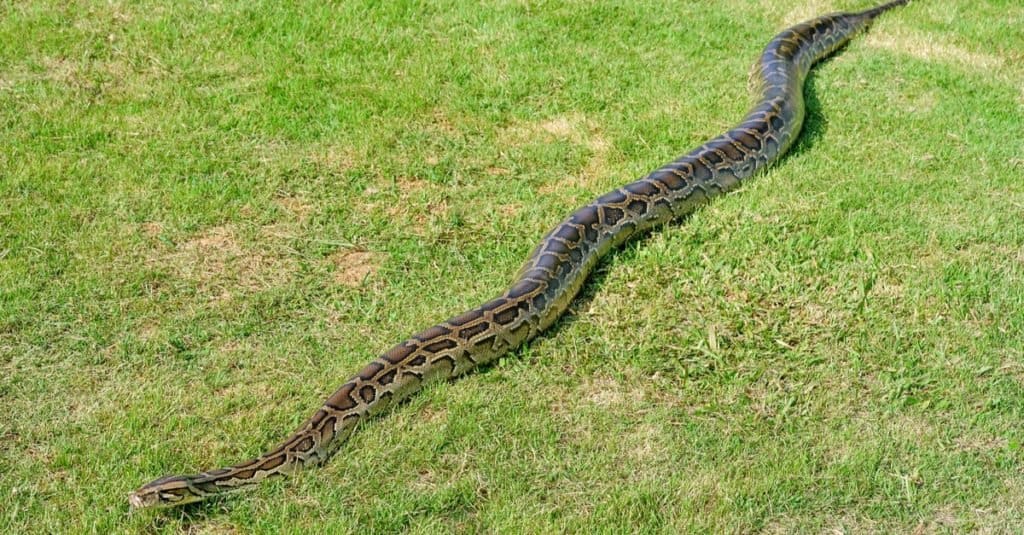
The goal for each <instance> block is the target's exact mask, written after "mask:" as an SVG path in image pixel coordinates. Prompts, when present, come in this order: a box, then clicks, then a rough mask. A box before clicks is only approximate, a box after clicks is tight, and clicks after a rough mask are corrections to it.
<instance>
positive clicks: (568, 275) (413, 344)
mask: <svg viewBox="0 0 1024 535" xmlns="http://www.w3.org/2000/svg"><path fill="white" fill-rule="evenodd" d="M907 1H908V0H897V1H895V2H889V3H887V4H883V5H881V6H878V7H876V8H873V9H869V10H867V11H863V12H860V13H835V14H831V15H826V16H824V17H820V18H817V19H814V20H811V21H808V22H804V23H802V24H799V25H796V26H793V27H792V28H789V29H787V30H785V31H783V32H782V33H780V34H778V35H777V36H775V38H774V39H772V41H771V42H770V43H768V46H767V47H766V48H765V49H764V52H763V53H762V54H761V57H760V58H759V60H758V62H757V64H756V65H755V69H754V73H753V79H754V81H756V82H757V83H758V84H759V88H760V100H759V101H758V103H757V104H756V105H755V106H754V108H753V109H752V110H751V111H750V113H748V114H747V116H746V117H745V118H744V119H743V121H742V122H741V123H740V124H739V125H738V126H736V127H735V128H733V129H732V130H729V131H728V132H726V133H724V134H722V135H720V136H718V137H716V138H714V139H712V140H710V141H708V142H707V143H705V144H704V145H702V146H701V147H699V148H697V149H695V150H693V151H692V152H690V153H689V154H686V155H685V156H682V157H680V158H679V159H677V160H675V161H672V162H670V163H668V164H666V165H665V166H663V167H661V168H660V169H658V170H656V171H654V172H652V173H651V174H649V175H647V176H646V177H644V178H642V179H640V180H637V181H636V182H633V183H630V184H627V185H625V186H623V187H621V188H619V189H616V190H614V191H611V192H609V193H606V194H605V195H602V196H601V197H599V198H598V199H597V200H595V201H594V202H592V203H590V204H588V205H586V206H584V207H582V208H580V209H578V210H576V211H575V212H573V213H572V214H571V215H570V216H569V217H567V218H566V219H565V220H564V221H562V222H561V223H559V224H558V226H556V227H555V228H554V229H553V230H551V231H550V232H549V233H548V234H547V235H546V236H544V239H543V240H542V241H541V242H540V245H538V246H537V247H536V249H535V250H534V251H533V253H532V254H531V255H530V257H529V260H527V261H526V264H525V265H524V266H523V267H522V269H520V270H519V273H518V274H517V275H516V278H515V282H514V283H513V284H512V286H511V287H510V288H509V289H508V290H506V291H505V293H504V294H502V295H501V296H500V297H498V298H496V299H494V300H492V301H488V302H487V303H484V304H483V305H481V306H479V307H477V308H474V309H472V310H470V311H468V312H466V313H464V314H461V315H459V316H456V317H454V318H452V319H450V320H448V321H446V322H443V323H439V324H437V325H435V326H433V327H430V328H429V329H427V330H425V331H423V332H421V333H418V334H415V335H413V336H412V337H411V338H409V339H408V340H406V341H404V342H402V343H400V344H398V345H397V346H395V347H393V348H391V349H390V350H388V351H387V352H386V353H384V354H383V355H381V356H380V357H378V358H377V359H376V360H374V361H373V362H371V363H370V364H368V365H367V366H366V367H364V368H363V369H362V370H361V371H360V372H359V373H357V374H356V375H355V376H354V377H353V378H352V379H351V380H349V381H348V382H347V383H345V384H344V385H342V386H341V388H339V389H338V390H337V391H336V392H335V393H334V394H332V395H331V396H330V397H329V398H327V401H325V402H324V404H323V406H322V407H321V408H320V410H318V411H316V413H315V414H314V415H313V416H312V417H311V418H310V419H309V420H308V421H306V423H304V424H302V426H301V427H300V428H299V429H298V430H297V431H296V432H295V433H294V434H292V435H291V436H290V437H288V439H287V440H285V441H284V442H283V443H282V444H281V445H279V446H278V447H277V448H275V449H273V450H271V451H269V452H267V453H265V454H263V455H261V456H260V457H258V458H256V459H252V460H249V461H246V462H244V463H241V464H238V465H235V466H232V467H230V468H222V469H219V470H211V471H209V472H203V473H200V474H195V475H185V476H169V477H164V478H160V479H157V480H156V481H153V482H151V483H148V484H146V485H145V486H143V487H141V488H139V489H138V490H136V491H135V492H133V493H132V494H131V496H130V497H129V501H130V502H131V505H133V506H134V507H151V506H170V505H179V504H184V503H189V502H194V501H198V500H201V499H204V498H206V497H208V496H212V495H217V494H221V493H224V492H226V491H231V490H235V489H239V488H241V487H245V486H249V485H253V484H255V483H258V482H260V481H262V480H264V479H266V478H268V477H271V476H279V475H284V474H287V473H289V472H292V471H294V470H297V469H299V468H302V467H303V466H306V465H317V464H320V463H323V462H324V461H326V460H327V459H328V458H330V456H331V454H332V453H334V452H335V451H336V450H337V449H338V447H339V446H340V445H341V443H342V442H344V441H345V439H346V438H347V437H348V436H349V435H350V434H351V433H352V431H353V430H354V429H355V427H356V425H357V424H358V423H359V422H360V421H362V420H365V419H366V418H368V417H370V416H372V415H374V414H376V413H379V412H380V411H382V410H384V409H386V408H387V407H389V406H391V405H392V404H394V403H395V402H397V401H399V400H400V399H402V398H405V397H406V396H408V395H410V394H411V393H413V392H415V391H416V390H418V389H420V388H421V387H422V386H423V385H424V384H426V383H428V382H430V381H436V380H439V379H447V378H450V377H454V376H457V375H459V374H462V373H465V372H467V371H469V370H472V369H473V368H475V367H477V366H479V365H481V364H484V363H487V362H490V361H492V360H494V359H495V357H498V356H499V355H502V354H504V353H506V352H507V351H509V350H511V349H513V348H515V347H517V346H519V345H520V344H523V343H524V342H526V341H527V340H530V339H531V338H533V337H534V336H536V335H537V334H538V333H540V332H541V331H543V330H544V329H545V328H547V327H548V326H550V325H551V324H552V323H553V322H554V321H555V319H556V318H558V317H559V315H561V314H562V312H563V311H565V309H566V307H567V306H568V305H569V302H570V300H571V299H573V297H574V296H575V295H576V293H577V292H578V291H579V289H580V287H581V286H582V285H583V282H584V280H586V278H587V275H588V274H589V272H590V270H591V268H593V267H594V264H596V263H597V262H598V260H599V259H600V258H601V257H602V256H603V255H604V254H605V253H606V252H608V250H609V249H612V248H614V247H616V246H618V245H619V244H621V243H622V242H624V241H626V240H628V239H629V238H630V237H632V236H634V235H636V234H637V233H639V232H642V231H644V230H647V229H650V228H651V227H654V226H656V225H660V224H663V223H665V222H667V221H670V220H672V219H675V218H678V217H680V216H683V215H685V214H689V213H691V212H692V211H693V210H694V209H696V208H697V207H698V206H700V205H702V204H704V203H705V202H706V201H707V199H709V198H710V197H713V196H715V195H719V194H721V193H723V192H725V191H728V190H731V189H733V188H735V187H736V186H737V185H738V184H739V182H740V181H741V180H743V179H745V178H747V177H749V176H750V175H751V174H753V173H754V172H755V171H757V170H758V169H760V168H762V167H764V166H766V165H767V164H769V163H771V162H773V161H774V160H775V159H777V158H778V157H779V155H781V154H782V153H784V152H785V151H786V149H788V148H789V146H790V145H791V144H792V143H793V141H794V140H795V139H796V137H797V134H798V133H799V131H800V127H801V125H802V123H803V119H804V113H805V110H804V99H803V82H804V78H805V77H806V75H807V73H808V71H809V70H810V68H811V65H812V64H814V63H815V62H816V61H818V60H820V59H822V58H824V57H826V56H828V55H829V54H831V53H832V52H834V51H835V50H836V49H838V48H839V47H841V46H843V45H844V44H845V43H846V42H848V41H849V40H850V39H851V38H852V37H853V36H854V35H856V34H857V33H858V32H859V31H861V30H863V29H865V28H867V27H868V25H870V24H871V22H872V21H873V20H874V18H875V17H876V16H878V15H879V14H881V13H882V12H884V11H886V10H888V9H890V8H892V7H894V6H897V5H901V4H905V3H906V2H907Z"/></svg>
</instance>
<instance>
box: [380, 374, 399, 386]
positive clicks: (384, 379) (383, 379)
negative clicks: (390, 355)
mask: <svg viewBox="0 0 1024 535" xmlns="http://www.w3.org/2000/svg"><path fill="white" fill-rule="evenodd" d="M394 380H395V370H391V371H389V372H387V373H385V374H383V375H381V376H380V377H379V378H378V379H377V382H378V383H380V384H381V385H383V386H387V385H389V384H391V381H394Z"/></svg>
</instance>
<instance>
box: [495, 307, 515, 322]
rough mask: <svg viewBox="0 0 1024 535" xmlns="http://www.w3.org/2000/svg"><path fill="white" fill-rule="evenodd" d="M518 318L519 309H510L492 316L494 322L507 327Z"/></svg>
mask: <svg viewBox="0 0 1024 535" xmlns="http://www.w3.org/2000/svg"><path fill="white" fill-rule="evenodd" d="M518 317H519V308H518V307H511V308H507V309H505V310H502V311H500V312H497V313H495V314H494V321H496V322H498V324H499V325H508V324H509V323H512V321H514V320H515V319H516V318H518Z"/></svg>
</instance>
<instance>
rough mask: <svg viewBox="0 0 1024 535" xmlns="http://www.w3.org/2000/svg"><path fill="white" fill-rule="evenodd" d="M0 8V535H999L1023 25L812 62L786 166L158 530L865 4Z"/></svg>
mask: <svg viewBox="0 0 1024 535" xmlns="http://www.w3.org/2000/svg"><path fill="white" fill-rule="evenodd" d="M326 4H327V3H321V2H299V3H296V4H294V5H292V4H291V3H289V7H279V6H278V3H276V2H257V3H249V2H233V1H223V2H219V3H193V4H190V5H185V6H177V5H172V4H170V3H161V2H138V3H136V2H120V1H111V2H72V3H70V4H68V5H65V4H64V3H58V2H42V1H29V2H2V3H0V42H2V43H3V46H2V47H0V133H2V139H3V150H0V414H2V415H3V416H2V418H0V496H3V499H2V500H0V501H2V502H3V503H4V505H3V506H2V507H0V531H2V532H4V533H11V532H24V531H32V532H54V531H60V532H71V533H79V532H83V531H94V532H103V533H106V532H109V531H112V530H113V531H126V532H134V531H157V532H177V531H188V532H212V533H225V532H227V533H231V532H250V531H256V532H276V531H293V532H299V531H312V530H329V531H337V532H348V531H357V530H359V531H361V532H362V531H368V532H392V531H399V530H407V531H411V532H420V533H433V532H445V531H453V532H478V531H485V532H553V531H574V532H581V533H590V532H602V531H603V532H621V531H637V532H680V531H714V532H722V531H726V532H757V531H764V532H808V533H820V532H831V531H832V530H838V531H839V532H851V533H853V532H858V533H859V532H870V531H878V532H911V531H915V530H918V531H917V532H923V533H930V532H947V531H949V532H963V531H972V530H978V531H988V532H1017V531H1021V530H1024V472H1022V467H1024V450H1022V448H1021V444H1022V443H1024V429H1022V427H1021V422H1022V420H1024V349H1022V348H1024V313H1022V310H1024V224H1022V223H1021V221H1022V216H1024V183H1022V181H1021V176H1022V175H1024V143H1022V141H1021V139H1022V138H1024V126H1022V120H1021V117H1022V114H1024V89H1022V87H1024V67H1022V65H1024V55H1022V52H1021V51H1022V50H1024V34H1022V33H1021V27H1022V21H1024V8H1022V6H1021V5H1020V4H1019V2H1014V1H1011V0H1001V1H1000V0H989V1H987V2H972V1H968V0H927V1H919V2H915V3H914V4H913V5H911V6H910V7H907V8H905V9H901V10H898V11H895V12H893V13H891V14H889V15H887V16H885V17H884V18H883V19H882V20H880V21H879V22H878V24H877V25H876V27H875V28H874V30H873V32H872V33H871V34H870V35H868V36H866V37H863V38H860V39H858V40H857V41H856V42H854V43H853V44H852V45H851V46H850V47H848V48H847V49H846V50H844V51H843V52H842V53H841V54H840V55H839V56H837V57H836V58H834V59H832V60H830V61H828V62H826V63H825V64H823V65H821V66H820V67H819V68H818V69H817V70H816V72H815V74H814V75H813V76H812V78H811V80H810V82H809V85H808V89H807V91H808V96H809V98H808V102H809V106H810V111H809V117H808V123H807V125H806V130H805V133H804V134H805V135H804V136H803V137H802V138H801V141H800V142H799V143H798V145H797V146H796V147H795V149H794V151H793V152H792V153H791V155H790V156H788V157H786V158H785V159H784V160H782V161H781V162H779V164H778V165H776V166H774V167H773V168H772V169H771V170H770V171H769V172H767V173H763V174H761V175H759V176H758V177H757V178H756V179H754V180H752V181H751V182H750V183H749V184H748V186H746V187H744V188H742V189H741V190H740V191H739V192H738V193H737V194H734V195H729V196H727V197H725V198H723V199H721V200H719V201H717V202H715V203H714V204H712V205H711V206H709V207H707V208H706V209H704V210H701V211H700V212H699V213H697V214H696V215H695V216H694V217H692V218H690V219H689V220H687V221H684V222H681V223H677V224H672V225H669V226H667V227H665V228H663V229H661V230H659V231H658V232H655V233H653V234H652V235H651V236H649V237H647V238H644V239H640V240H636V241H634V242H632V243H630V244H629V245H628V246H627V247H625V248H623V249H622V250H620V251H619V252H616V253H615V254H613V255H611V257H610V258H609V259H607V261H605V262H604V263H602V264H601V266H600V268H599V270H598V272H597V273H596V274H595V276H594V279H593V281H592V282H591V283H590V284H588V285H587V286H586V287H585V290H584V291H583V295H582V296H581V298H580V299H578V300H577V301H576V302H575V303H574V305H573V307H572V309H571V312H570V314H569V315H567V317H566V318H564V319H563V320H562V321H560V322H559V323H558V324H557V325H556V327H555V328H554V329H553V330H552V332H550V333H549V334H547V335H545V336H542V337H541V338H540V339H538V340H537V341H535V342H534V343H532V344H531V345H529V346H528V347H526V348H523V349H522V350H520V351H518V352H516V353H515V354H513V355H510V356H509V357H508V358H505V359H502V360H501V361H500V363H498V364H496V365H495V366H492V367H490V368H488V369H486V370H484V371H482V372H481V373H476V374H472V375H470V376H467V377H465V378H464V379H461V380H459V381H456V382H453V383H446V384H440V385H436V386H434V387H431V388H428V389H426V390H425V391H424V392H422V393H421V394H419V395H417V396H416V397H414V398H413V399H412V400H411V402H409V403H407V404H405V405H402V406H401V407H399V408H398V409H396V410H394V411H393V412H391V413H390V414H389V415H386V416H384V417H382V418H379V419H377V420H375V421H374V422H372V423H370V424H368V425H366V426H364V427H363V428H361V429H360V431H359V432H358V433H357V434H356V436H355V437H354V438H353V439H352V440H351V441H350V442H349V443H348V444H347V445H346V446H345V448H344V449H343V450H342V453H341V454H339V455H338V456H337V457H336V458H335V459H334V460H333V461H332V462H331V463H330V464H329V465H327V466H325V467H323V468H321V469H319V470H315V471H309V472H306V473H304V474H302V475H301V476H299V477H297V478H294V479H291V480H288V481H282V482H274V483H271V484H267V485H264V486H262V487H260V488H259V489H258V490H256V491H255V492H251V493H247V494H242V495H237V496H235V497H233V498H231V499H226V500H219V501H214V502H212V503H209V504H206V505H203V506H200V507H193V508H190V509H184V510H181V509H179V510H168V511H158V512H150V511H146V512H141V513H139V512H137V513H132V512H129V510H128V503H127V500H126V495H127V494H128V493H129V492H130V491H131V490H132V489H134V488H135V487H137V486H138V485H140V484H142V483H144V482H146V481H149V480H150V479H152V478H155V477H157V476H161V475H165V474H171V473H183V472H192V471H195V470H198V469H205V468H212V467H216V466H221V465H224V464H226V463H231V462H237V461H240V460H242V459H244V458H246V457H249V456H253V455H256V454H258V453H260V452H261V451H262V450H264V449H266V448H268V447H270V446H272V445H273V444H274V443H275V442H276V441H277V440H279V439H281V438H283V437H284V435H286V434H287V433H288V432H290V431H291V430H292V428H293V427H294V426H296V425H297V424H299V423H300V422H301V421H302V420H303V419H304V418H305V417H307V416H308V415H309V414H310V413H311V411H312V410H313V409H314V408H315V407H317V406H318V404H319V402H320V401H321V399H322V398H323V397H324V396H325V395H326V394H327V393H329V392H330V391H332V390H333V389H334V388H335V387H336V386H337V385H338V384H340V383H341V382H342V381H343V380H344V379H346V378H347V377H348V376H349V375H350V374H352V373H353V372H354V371H355V370H357V369H358V368H359V367H360V366H361V365H362V364H363V363H365V362H366V361H368V360H369V359H370V358H372V357H373V356H374V355H375V354H377V353H379V352H380V351H382V350H384V349H387V348H388V347H390V346H391V345H392V344H393V343H395V342H397V341H399V340H400V339H402V338H403V337H404V336H407V335H408V334H411V333H412V332H413V331H414V330H417V329H418V328H422V327H426V326H428V325H430V324H432V323H434V322H436V321H439V320H442V319H445V318H447V317H449V316H451V315H454V314H456V313H459V312H461V311H463V310H465V309H467V308H469V307H472V306H475V305H476V304H478V303H480V302H482V301H483V300H484V299H486V298H488V297H491V296H493V295H496V294H497V293H499V292H500V291H501V290H502V289H503V288H504V286H505V284H507V282H508V281H509V279H510V277H511V276H512V275H513V274H514V273H515V271H516V269H517V268H518V267H519V264H520V262H521V261H522V260H523V258H524V257H525V255H526V254H527V253H528V252H529V250H530V249H531V247H532V246H533V244H534V243H535V242H536V241H537V240H538V239H539V237H540V236H541V235H542V234H543V232H544V231H545V230H546V229H547V228H549V227H550V226H551V225H553V224H554V223H555V222H556V221H558V220H559V219H560V218H561V217H562V216H563V215H564V214H566V213H567V212H568V211H570V210H571V209H573V208H574V207H576V206H578V205H579V204H581V203H583V202H586V201H588V200H590V199H591V198H593V197H595V196H596V195H599V194H600V193H603V192H604V191H606V190H608V189H610V188H612V187H614V186H615V185H617V184H621V183H623V182H625V181H627V180H631V179H633V178H635V177H637V176H639V175H642V174H643V173H644V172H646V171H648V170H650V169H652V168H654V167H656V166H658V165H659V164H661V163H662V162H664V161H667V160H668V159H670V158H672V157H674V156H676V155H678V154H680V153H681V152H683V151H685V150H687V149H689V148H691V147H693V146H695V145H697V144H699V143H700V142H701V141H702V140H704V139H706V138H708V137H710V136H712V135H714V134H716V133H718V132H720V131H722V130H724V129H726V128H727V127H728V126H729V125H730V124H732V123H733V122H735V121H736V120H737V119H739V118H740V117H741V116H742V114H743V112H744V111H745V110H746V108H747V107H748V106H749V104H750V103H751V100H752V97H751V96H750V95H749V94H748V92H747V85H746V78H745V77H746V73H747V72H748V70H749V69H748V67H749V65H750V64H751V63H752V61H753V60H754V58H755V57H756V56H757V54H758V52H759V51H760V50H761V48H762V47H763V46H764V44H765V43H766V42H767V41H768V39H769V38H770V37H771V36H772V35H774V34H775V33H776V32H777V31H778V30H780V29H782V28H783V27H785V26H787V25H788V24H791V23H795V22H797V21H799V20H800V19H803V18H806V17H808V16H812V15H815V14H819V13H824V12H828V11H830V10H834V9H856V8H863V7H866V6H867V2H866V1H854V0H835V1H830V2H825V1H820V2H819V1H814V2H811V1H798V0H785V1H781V2H767V1H761V2H747V1H742V0H727V1H720V2H713V3H710V4H706V3H704V2H669V1H649V2H643V3H638V4H635V5H632V6H631V7H610V6H607V5H603V4H599V3H574V4H573V5H565V6H563V5H561V3H532V2H502V3H497V4H494V5H488V6H481V5H477V4H476V3H472V2H431V3H426V4H420V3H411V2H398V3H376V2H362V1H346V2H335V3H331V4H330V5H326Z"/></svg>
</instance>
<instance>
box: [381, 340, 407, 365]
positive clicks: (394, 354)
mask: <svg viewBox="0 0 1024 535" xmlns="http://www.w3.org/2000/svg"><path fill="white" fill-rule="evenodd" d="M413 351H416V346H415V345H409V343H408V342H402V343H401V344H398V345H397V346H395V347H393V348H391V349H389V350H388V352H387V353H384V354H383V355H381V357H380V358H382V359H384V360H385V361H387V362H389V363H391V364H401V363H402V362H403V361H404V360H405V359H406V358H408V357H409V355H411V354H412V353H413Z"/></svg>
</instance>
